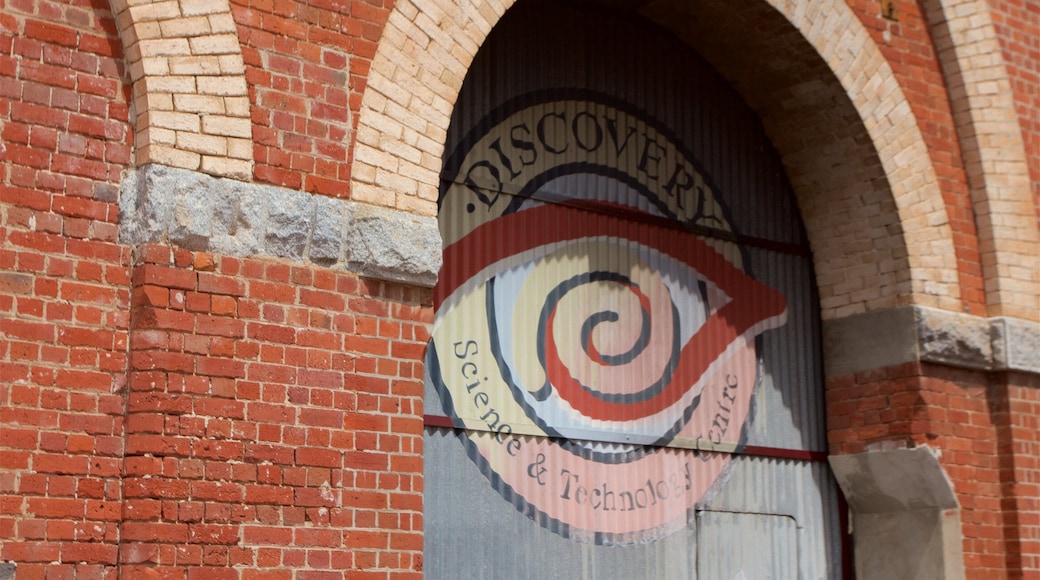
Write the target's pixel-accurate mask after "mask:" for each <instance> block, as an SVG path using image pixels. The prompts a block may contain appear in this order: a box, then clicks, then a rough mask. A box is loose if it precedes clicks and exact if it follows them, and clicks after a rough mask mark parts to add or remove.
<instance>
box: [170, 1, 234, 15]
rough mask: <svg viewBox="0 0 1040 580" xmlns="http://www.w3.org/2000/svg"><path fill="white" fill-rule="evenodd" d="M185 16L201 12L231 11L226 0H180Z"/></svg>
mask: <svg viewBox="0 0 1040 580" xmlns="http://www.w3.org/2000/svg"><path fill="white" fill-rule="evenodd" d="M180 4H181V11H182V12H183V13H184V15H185V16H198V15H202V14H226V13H230V12H231V8H230V6H229V5H228V2H227V0H180Z"/></svg>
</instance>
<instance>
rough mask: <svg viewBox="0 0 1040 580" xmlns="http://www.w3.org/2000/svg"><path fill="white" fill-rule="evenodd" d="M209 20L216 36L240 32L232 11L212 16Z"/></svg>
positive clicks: (210, 27)
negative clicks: (222, 33)
mask: <svg viewBox="0 0 1040 580" xmlns="http://www.w3.org/2000/svg"><path fill="white" fill-rule="evenodd" d="M207 18H208V19H209V29H210V30H211V31H212V32H213V33H214V34H219V33H221V32H231V33H235V32H236V31H237V30H238V29H237V28H236V26H235V19H234V17H232V16H231V11H230V9H229V10H228V11H227V12H223V13H219V14H210V15H209V16H207Z"/></svg>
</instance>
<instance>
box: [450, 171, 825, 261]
mask: <svg viewBox="0 0 1040 580" xmlns="http://www.w3.org/2000/svg"><path fill="white" fill-rule="evenodd" d="M441 181H442V182H449V180H446V179H442V180H441ZM450 183H452V184H454V185H459V186H465V185H466V184H464V183H461V182H459V181H450ZM494 193H497V194H500V195H508V196H513V195H514V194H512V193H510V192H508V191H495V192H494ZM528 198H529V199H531V200H533V201H540V202H543V203H552V204H556V205H563V206H567V207H573V208H576V209H582V210H585V211H588V212H590V213H600V214H605V213H606V212H604V211H603V209H602V208H601V207H597V206H596V205H594V204H591V203H586V202H584V201H583V200H575V199H567V198H564V197H562V196H560V195H558V194H553V193H550V192H543V191H536V192H534V193H532V194H531V195H530V196H528ZM609 215H611V216H613V217H617V218H620V219H624V220H627V221H633V222H639V223H645V224H648V225H652V226H656V227H660V228H665V229H671V230H680V231H684V232H690V233H693V234H696V235H698V236H704V237H708V238H713V239H718V240H724V241H727V242H736V243H737V244H740V245H742V246H748V247H752V248H760V249H763V250H770V251H773V252H779V253H782V254H790V255H793V256H803V257H810V256H812V252H811V251H810V249H809V247H808V246H800V245H798V244H790V243H787V242H780V241H777V240H771V239H768V238H760V237H756V236H748V235H745V234H740V233H734V232H728V231H725V230H721V229H717V228H709V227H705V226H699V225H696V224H692V223H684V222H681V221H678V220H674V219H671V218H667V217H660V216H655V215H653V214H649V213H646V212H643V211H639V210H637V209H625V208H621V207H618V208H616V209H615V210H614V211H611V212H610V213H609Z"/></svg>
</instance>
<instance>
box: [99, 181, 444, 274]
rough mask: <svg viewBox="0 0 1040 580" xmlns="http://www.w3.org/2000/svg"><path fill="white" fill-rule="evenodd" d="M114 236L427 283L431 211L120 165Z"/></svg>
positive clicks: (437, 242)
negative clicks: (124, 168)
mask: <svg viewBox="0 0 1040 580" xmlns="http://www.w3.org/2000/svg"><path fill="white" fill-rule="evenodd" d="M119 208H120V232H119V236H120V240H121V241H122V242H123V243H125V244H128V245H131V246H136V245H140V244H145V243H163V244H171V245H175V246H179V247H183V248H187V249H190V250H196V251H199V250H205V251H210V252H214V253H218V254H223V255H228V256H238V257H248V256H264V255H266V256H273V257H278V258H284V259H288V260H293V261H297V262H303V261H304V260H309V261H310V262H312V263H315V264H319V265H322V266H326V267H330V268H340V269H345V270H350V271H353V272H356V273H357V274H359V275H362V276H367V277H371V278H378V279H381V280H389V281H394V282H403V283H407V284H415V285H419V286H432V285H433V284H434V283H435V282H436V281H437V274H438V272H439V271H440V264H441V238H440V232H439V230H438V229H437V220H436V219H434V218H428V217H422V216H414V215H411V214H408V213H405V212H400V211H396V210H392V209H386V208H378V207H372V206H367V205H364V204H358V203H354V202H351V201H347V200H342V199H333V198H329V197H324V196H316V195H310V194H308V193H304V192H301V191H295V190H289V189H285V188H281V187H274V186H270V185H257V184H250V183H243V182H240V181H235V180H231V179H220V178H215V177H212V176H209V175H205V174H203V173H198V172H194V171H187V170H184V169H173V168H169V167H164V166H161V165H148V166H145V167H142V168H140V169H138V170H135V171H128V172H126V174H125V175H124V178H123V183H122V184H121V187H120V190H119Z"/></svg>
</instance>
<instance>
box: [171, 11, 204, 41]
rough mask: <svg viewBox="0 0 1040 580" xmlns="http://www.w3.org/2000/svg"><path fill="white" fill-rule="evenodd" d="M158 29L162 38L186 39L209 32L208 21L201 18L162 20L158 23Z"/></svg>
mask: <svg viewBox="0 0 1040 580" xmlns="http://www.w3.org/2000/svg"><path fill="white" fill-rule="evenodd" d="M159 29H160V30H161V31H162V36H163V37H164V38H187V37H189V36H199V35H204V34H210V32H211V28H210V22H209V19H208V18H206V17H203V16H196V17H191V18H175V19H172V20H163V21H161V22H159Z"/></svg>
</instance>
